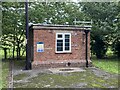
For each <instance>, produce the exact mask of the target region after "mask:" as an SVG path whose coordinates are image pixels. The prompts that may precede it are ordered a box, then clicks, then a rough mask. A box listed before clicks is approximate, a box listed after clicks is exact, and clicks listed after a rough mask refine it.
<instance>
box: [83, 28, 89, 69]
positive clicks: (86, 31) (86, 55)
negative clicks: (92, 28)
mask: <svg viewBox="0 0 120 90" xmlns="http://www.w3.org/2000/svg"><path fill="white" fill-rule="evenodd" d="M84 32H85V36H86V48H85V53H86V54H85V59H86V67H87V68H88V32H89V30H85V31H84Z"/></svg>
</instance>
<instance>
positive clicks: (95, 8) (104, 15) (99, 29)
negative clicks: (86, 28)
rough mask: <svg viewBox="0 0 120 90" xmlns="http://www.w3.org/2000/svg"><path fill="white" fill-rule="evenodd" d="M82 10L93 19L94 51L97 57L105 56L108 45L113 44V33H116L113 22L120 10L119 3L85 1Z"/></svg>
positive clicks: (92, 39) (92, 41)
mask: <svg viewBox="0 0 120 90" xmlns="http://www.w3.org/2000/svg"><path fill="white" fill-rule="evenodd" d="M82 11H83V12H84V13H85V14H87V15H88V16H89V17H90V18H91V19H92V21H93V25H92V26H93V28H92V32H91V44H92V51H93V52H94V53H95V54H96V56H97V58H103V57H104V56H105V55H106V51H107V47H108V46H110V45H111V42H113V39H114V38H113V37H112V34H113V33H114V34H115V28H116V27H115V26H114V23H113V22H114V20H115V19H116V15H118V12H119V10H118V7H117V3H110V2H104V3H103V2H100V3H96V2H92V3H83V8H82ZM100 44H101V45H100Z"/></svg>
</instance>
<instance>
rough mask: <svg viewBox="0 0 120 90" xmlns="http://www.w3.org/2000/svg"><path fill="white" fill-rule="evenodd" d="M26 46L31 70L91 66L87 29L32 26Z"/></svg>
mask: <svg viewBox="0 0 120 90" xmlns="http://www.w3.org/2000/svg"><path fill="white" fill-rule="evenodd" d="M86 32H87V33H86ZM86 39H87V41H86ZM86 43H87V46H86ZM28 44H29V54H28V55H29V59H30V60H32V67H33V68H36V67H64V66H71V67H74V66H78V67H79V66H86V64H88V65H90V64H91V60H90V32H89V30H88V29H87V27H81V26H76V25H75V26H73V25H71V26H70V25H41V24H33V25H31V26H30V30H29V40H28ZM86 47H87V48H86ZM86 52H87V53H86Z"/></svg>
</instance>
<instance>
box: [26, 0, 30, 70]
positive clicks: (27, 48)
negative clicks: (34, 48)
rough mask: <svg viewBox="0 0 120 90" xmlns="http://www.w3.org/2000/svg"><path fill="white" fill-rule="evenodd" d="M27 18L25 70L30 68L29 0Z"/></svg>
mask: <svg viewBox="0 0 120 90" xmlns="http://www.w3.org/2000/svg"><path fill="white" fill-rule="evenodd" d="M25 18H26V19H25V20H26V66H25V70H30V69H31V68H30V64H31V63H30V59H29V56H28V53H29V51H28V50H29V45H28V40H29V26H28V22H29V20H28V0H26V2H25Z"/></svg>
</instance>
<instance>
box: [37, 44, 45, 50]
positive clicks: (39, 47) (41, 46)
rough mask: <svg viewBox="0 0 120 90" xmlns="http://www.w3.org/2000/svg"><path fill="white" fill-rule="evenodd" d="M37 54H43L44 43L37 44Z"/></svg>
mask: <svg viewBox="0 0 120 90" xmlns="http://www.w3.org/2000/svg"><path fill="white" fill-rule="evenodd" d="M37 52H44V43H43V42H37Z"/></svg>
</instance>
